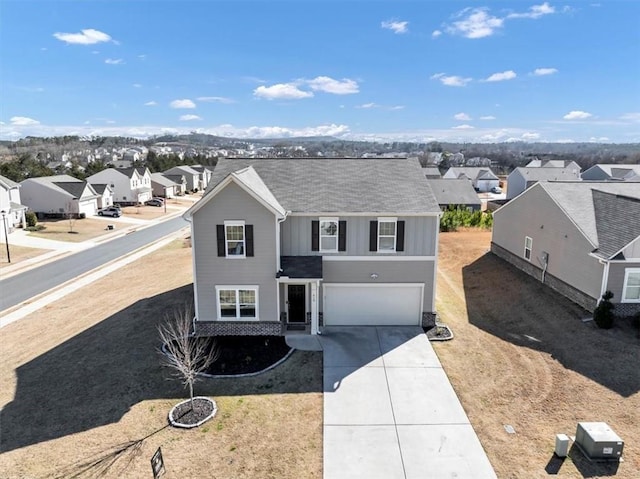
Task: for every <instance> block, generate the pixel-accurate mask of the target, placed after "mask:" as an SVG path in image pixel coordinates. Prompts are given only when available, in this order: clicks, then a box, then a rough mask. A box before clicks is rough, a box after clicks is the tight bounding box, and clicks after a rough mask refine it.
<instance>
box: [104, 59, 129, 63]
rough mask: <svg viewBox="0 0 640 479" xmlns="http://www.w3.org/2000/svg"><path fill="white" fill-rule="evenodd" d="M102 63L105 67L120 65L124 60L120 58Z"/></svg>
mask: <svg viewBox="0 0 640 479" xmlns="http://www.w3.org/2000/svg"><path fill="white" fill-rule="evenodd" d="M104 62H105V63H106V64H107V65H122V64H123V63H124V60H123V59H122V58H107V59H106V60H105V61H104Z"/></svg>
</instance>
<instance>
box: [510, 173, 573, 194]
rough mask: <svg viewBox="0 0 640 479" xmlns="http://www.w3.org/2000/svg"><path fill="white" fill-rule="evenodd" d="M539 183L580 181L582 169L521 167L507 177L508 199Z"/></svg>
mask: <svg viewBox="0 0 640 479" xmlns="http://www.w3.org/2000/svg"><path fill="white" fill-rule="evenodd" d="M539 181H580V169H579V168H578V169H576V168H556V167H553V166H552V167H540V166H533V167H529V168H527V167H520V168H516V169H515V170H513V171H512V172H511V173H510V174H509V176H508V177H507V199H508V200H510V199H512V198H515V197H516V196H518V195H519V194H520V193H522V192H523V191H524V190H526V189H527V188H530V187H531V186H533V185H535V184H536V183H538V182H539Z"/></svg>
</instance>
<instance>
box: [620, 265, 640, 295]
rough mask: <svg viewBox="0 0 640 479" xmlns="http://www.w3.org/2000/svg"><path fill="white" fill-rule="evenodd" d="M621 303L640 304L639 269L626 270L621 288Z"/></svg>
mask: <svg viewBox="0 0 640 479" xmlns="http://www.w3.org/2000/svg"><path fill="white" fill-rule="evenodd" d="M622 302H623V303H640V268H627V269H626V270H625V272H624V286H623V287H622Z"/></svg>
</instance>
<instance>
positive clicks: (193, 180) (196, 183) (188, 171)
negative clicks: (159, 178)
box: [164, 165, 202, 191]
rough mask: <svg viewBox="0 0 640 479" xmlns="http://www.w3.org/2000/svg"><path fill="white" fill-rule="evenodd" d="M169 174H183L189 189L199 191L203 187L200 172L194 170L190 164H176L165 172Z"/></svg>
mask: <svg viewBox="0 0 640 479" xmlns="http://www.w3.org/2000/svg"><path fill="white" fill-rule="evenodd" d="M164 174H165V175H167V176H173V175H182V176H184V178H185V180H186V188H187V191H198V190H200V189H202V186H201V183H200V172H198V171H196V170H194V169H193V168H191V167H190V166H187V165H180V166H174V167H173V168H170V169H168V170H167V171H165V172H164Z"/></svg>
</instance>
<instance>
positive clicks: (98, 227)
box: [29, 218, 118, 243]
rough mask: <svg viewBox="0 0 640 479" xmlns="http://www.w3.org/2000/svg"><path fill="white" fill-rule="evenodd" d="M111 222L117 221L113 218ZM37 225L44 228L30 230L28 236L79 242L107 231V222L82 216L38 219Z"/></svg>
mask: <svg viewBox="0 0 640 479" xmlns="http://www.w3.org/2000/svg"><path fill="white" fill-rule="evenodd" d="M114 220H115V221H113V223H117V222H118V220H117V218H114ZM38 224H39V225H43V226H45V228H46V229H44V230H41V231H32V232H31V233H29V235H30V236H37V237H39V238H45V239H50V240H56V241H70V242H73V243H79V242H81V241H87V240H91V239H94V238H97V237H98V236H102V235H104V234H105V233H107V231H106V228H107V222H105V221H103V220H99V219H95V218H83V219H77V220H72V221H71V222H70V221H69V220H64V219H61V220H43V221H38Z"/></svg>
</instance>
